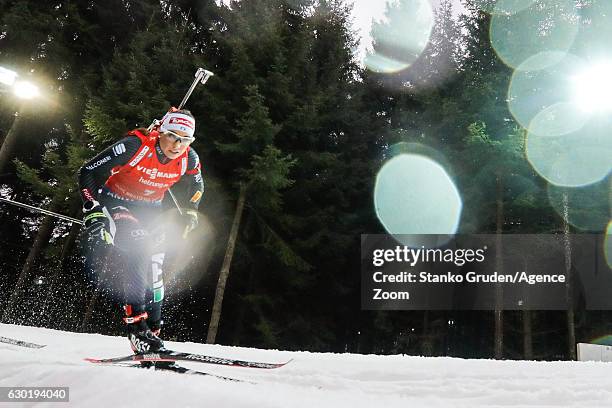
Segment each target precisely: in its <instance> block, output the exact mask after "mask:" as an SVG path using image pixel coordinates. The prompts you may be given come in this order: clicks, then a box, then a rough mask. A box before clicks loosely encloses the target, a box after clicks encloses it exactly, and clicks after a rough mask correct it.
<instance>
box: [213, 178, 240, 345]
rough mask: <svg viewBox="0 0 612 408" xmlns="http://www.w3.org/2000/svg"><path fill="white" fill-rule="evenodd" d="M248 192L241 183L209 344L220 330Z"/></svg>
mask: <svg viewBox="0 0 612 408" xmlns="http://www.w3.org/2000/svg"><path fill="white" fill-rule="evenodd" d="M246 192H247V187H246V185H245V184H243V183H241V184H240V192H239V195H238V203H237V204H236V213H235V214H234V221H233V222H232V228H231V230H230V235H229V239H228V241H227V249H226V250H225V258H223V265H222V266H221V272H219V281H218V282H217V290H216V291H215V300H214V303H213V309H212V314H211V317H210V325H209V326H208V335H207V336H206V343H208V344H213V343H214V342H215V339H216V337H217V332H218V331H219V320H220V319H221V307H222V303H223V294H224V293H225V285H226V283H227V278H228V276H229V272H230V266H231V263H232V257H233V256H234V249H235V247H236V240H237V239H238V229H239V228H240V219H241V218H242V212H243V210H244V202H245V201H246Z"/></svg>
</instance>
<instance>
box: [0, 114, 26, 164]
mask: <svg viewBox="0 0 612 408" xmlns="http://www.w3.org/2000/svg"><path fill="white" fill-rule="evenodd" d="M21 122H22V117H21V115H20V114H19V113H16V114H15V120H13V124H12V125H11V128H10V129H9V131H8V133H7V134H6V137H5V138H4V142H3V143H2V147H0V174H2V172H3V171H4V170H5V169H6V168H7V166H8V165H9V163H10V161H11V160H12V159H13V152H14V150H15V145H16V143H17V139H18V133H19V127H20V125H21Z"/></svg>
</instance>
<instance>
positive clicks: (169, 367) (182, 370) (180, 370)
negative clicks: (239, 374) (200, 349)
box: [108, 363, 255, 384]
mask: <svg viewBox="0 0 612 408" xmlns="http://www.w3.org/2000/svg"><path fill="white" fill-rule="evenodd" d="M108 365H110V366H116V367H133V368H143V369H148V370H151V369H152V370H155V371H169V372H173V373H177V374H186V375H201V376H206V377H212V378H217V379H219V380H224V381H232V382H246V383H251V384H255V383H253V382H251V381H245V380H240V379H238V378H232V377H226V376H223V375H217V374H212V373H207V372H205V371H199V370H194V369H191V368H187V367H183V366H180V365H178V364H176V363H172V364H153V365H152V366H146V365H141V364H127V363H109V364H108Z"/></svg>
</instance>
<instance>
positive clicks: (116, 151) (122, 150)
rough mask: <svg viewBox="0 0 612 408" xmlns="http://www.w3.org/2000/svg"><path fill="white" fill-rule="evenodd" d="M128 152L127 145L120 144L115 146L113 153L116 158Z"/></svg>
mask: <svg viewBox="0 0 612 408" xmlns="http://www.w3.org/2000/svg"><path fill="white" fill-rule="evenodd" d="M125 152H126V148H125V144H123V143H119V144H118V145H115V146H113V153H114V154H115V156H120V155H122V154H123V153H125Z"/></svg>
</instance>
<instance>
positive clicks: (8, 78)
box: [0, 67, 17, 86]
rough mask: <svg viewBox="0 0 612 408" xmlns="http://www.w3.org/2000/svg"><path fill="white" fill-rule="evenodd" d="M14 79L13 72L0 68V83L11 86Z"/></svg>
mask: <svg viewBox="0 0 612 408" xmlns="http://www.w3.org/2000/svg"><path fill="white" fill-rule="evenodd" d="M16 78H17V73H16V72H15V71H11V70H10V69H6V68H3V67H0V83H2V84H4V85H8V86H11V85H13V84H14V83H15V79H16Z"/></svg>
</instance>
